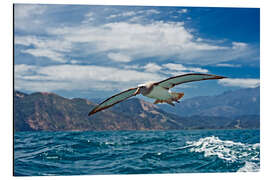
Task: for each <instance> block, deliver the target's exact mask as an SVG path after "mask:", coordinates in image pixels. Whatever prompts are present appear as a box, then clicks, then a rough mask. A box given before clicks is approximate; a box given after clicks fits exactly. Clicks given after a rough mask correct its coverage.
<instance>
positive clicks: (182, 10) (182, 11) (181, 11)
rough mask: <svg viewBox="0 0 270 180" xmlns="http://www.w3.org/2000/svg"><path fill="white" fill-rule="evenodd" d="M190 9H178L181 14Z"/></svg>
mask: <svg viewBox="0 0 270 180" xmlns="http://www.w3.org/2000/svg"><path fill="white" fill-rule="evenodd" d="M187 12H188V10H187V9H181V10H180V11H178V13H179V14H184V13H187Z"/></svg>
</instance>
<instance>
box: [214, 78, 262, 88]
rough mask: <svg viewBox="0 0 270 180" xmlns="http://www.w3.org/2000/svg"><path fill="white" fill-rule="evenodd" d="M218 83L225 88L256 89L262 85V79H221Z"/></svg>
mask: <svg viewBox="0 0 270 180" xmlns="http://www.w3.org/2000/svg"><path fill="white" fill-rule="evenodd" d="M218 83H219V84H221V85H224V86H235V87H243V88H255V87H258V86H259V85H260V79H252V78H225V79H219V80H218Z"/></svg>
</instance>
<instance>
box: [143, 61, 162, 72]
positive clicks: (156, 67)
mask: <svg viewBox="0 0 270 180" xmlns="http://www.w3.org/2000/svg"><path fill="white" fill-rule="evenodd" d="M161 68H162V67H161V66H159V65H157V64H156V63H148V64H146V65H145V66H144V69H145V71H147V72H156V71H159V70H161Z"/></svg>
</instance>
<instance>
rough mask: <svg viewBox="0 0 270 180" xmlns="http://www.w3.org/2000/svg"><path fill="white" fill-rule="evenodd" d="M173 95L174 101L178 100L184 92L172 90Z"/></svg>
mask: <svg viewBox="0 0 270 180" xmlns="http://www.w3.org/2000/svg"><path fill="white" fill-rule="evenodd" d="M171 95H172V96H173V98H172V101H176V102H178V100H179V99H181V98H182V97H183V96H184V93H176V92H171Z"/></svg>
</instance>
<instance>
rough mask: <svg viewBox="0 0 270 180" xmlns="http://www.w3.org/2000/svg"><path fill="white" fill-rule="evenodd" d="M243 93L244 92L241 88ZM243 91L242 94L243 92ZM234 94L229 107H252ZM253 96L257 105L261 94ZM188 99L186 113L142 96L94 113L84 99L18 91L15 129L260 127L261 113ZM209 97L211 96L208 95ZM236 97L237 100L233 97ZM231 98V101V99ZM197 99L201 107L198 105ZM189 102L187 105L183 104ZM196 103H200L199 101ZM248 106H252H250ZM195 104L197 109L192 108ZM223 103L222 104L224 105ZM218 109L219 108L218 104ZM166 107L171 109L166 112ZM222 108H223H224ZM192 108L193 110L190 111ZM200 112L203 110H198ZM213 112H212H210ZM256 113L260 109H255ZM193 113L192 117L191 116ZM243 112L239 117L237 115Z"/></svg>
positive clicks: (91, 103) (84, 129) (15, 101)
mask: <svg viewBox="0 0 270 180" xmlns="http://www.w3.org/2000/svg"><path fill="white" fill-rule="evenodd" d="M243 92H244V93H246V97H253V95H249V94H250V93H253V91H252V90H243ZM237 93H240V91H237ZM240 94H241V93H240ZM240 94H239V95H238V97H237V98H236V97H231V96H230V95H235V93H233V92H227V93H224V94H223V95H224V96H226V97H227V100H226V101H225V100H224V102H225V103H226V106H229V105H231V106H230V107H231V109H232V108H236V107H238V108H239V109H238V110H237V111H238V112H241V113H244V112H245V110H243V108H247V107H248V108H251V107H250V106H252V105H251V104H250V103H249V102H250V100H249V99H247V101H243V100H242V99H241V98H240V99H239V97H240ZM220 96H222V95H220ZM220 96H214V97H210V99H211V98H213V99H212V100H211V101H215V100H214V99H215V98H217V99H218V100H216V104H218V103H217V102H218V101H220V100H219V98H220ZM255 97H256V98H258V99H256V100H254V99H253V102H254V103H253V106H255V107H253V108H257V107H256V106H257V101H259V96H255ZM198 98H199V99H200V100H199V101H195V100H196V98H192V99H190V100H186V101H189V102H186V101H183V102H181V104H179V105H180V106H177V107H176V108H183V109H180V110H181V111H182V112H184V110H185V111H187V112H185V113H183V114H182V115H181V116H180V115H176V113H175V114H173V113H170V111H169V112H168V107H169V106H168V105H166V106H167V107H166V108H165V105H164V106H162V108H161V107H158V106H156V105H154V104H151V103H148V102H145V101H143V100H141V99H137V98H131V99H129V100H127V101H123V102H121V103H119V104H117V105H115V106H113V107H112V108H110V109H106V110H103V111H100V112H98V113H96V114H94V115H93V116H90V117H89V116H88V115H87V114H88V112H89V111H90V110H91V109H92V108H94V106H95V105H96V104H95V103H93V102H91V101H89V100H86V99H82V98H74V99H67V98H64V97H61V96H59V95H57V94H54V93H40V92H37V93H32V94H25V93H22V92H19V91H15V92H14V128H15V131H41V130H42V131H89V130H91V131H92V130H173V129H224V128H259V125H260V122H259V114H256V113H255V115H251V114H250V115H247V114H241V113H238V114H237V113H235V112H230V111H229V110H228V109H227V111H228V112H229V114H231V115H233V116H231V117H230V116H229V115H228V114H226V113H225V112H226V111H225V110H223V111H222V112H223V114H222V113H221V114H220V113H217V112H218V111H217V110H215V108H214V107H213V104H214V103H213V104H211V103H209V102H207V103H208V104H207V103H206V104H207V106H208V108H210V109H212V110H213V111H214V112H212V111H211V110H209V109H208V110H207V108H205V106H202V105H205V103H202V102H203V98H204V97H198ZM208 98H209V97H208ZM232 99H234V100H232ZM227 101H228V102H227ZM194 102H197V106H194ZM183 104H186V106H183ZM195 104H196V103H195ZM247 105H248V106H247ZM192 106H193V108H191V107H192ZM220 106H221V104H220ZM216 108H219V106H218V107H216ZM164 109H166V110H167V111H165V110H164ZM221 109H222V108H221ZM188 111H190V112H188ZM196 112H200V113H196ZM207 112H209V113H207ZM250 112H251V111H250ZM255 112H256V111H255ZM189 115H191V116H189ZM237 115H239V116H237Z"/></svg>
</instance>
